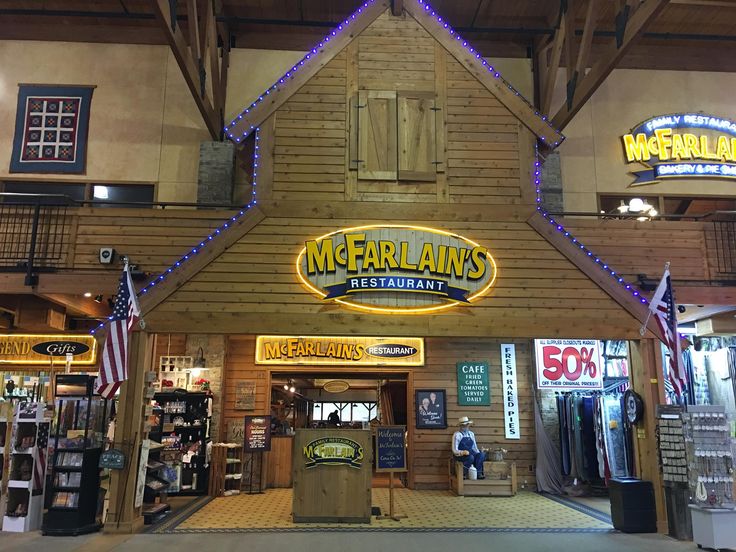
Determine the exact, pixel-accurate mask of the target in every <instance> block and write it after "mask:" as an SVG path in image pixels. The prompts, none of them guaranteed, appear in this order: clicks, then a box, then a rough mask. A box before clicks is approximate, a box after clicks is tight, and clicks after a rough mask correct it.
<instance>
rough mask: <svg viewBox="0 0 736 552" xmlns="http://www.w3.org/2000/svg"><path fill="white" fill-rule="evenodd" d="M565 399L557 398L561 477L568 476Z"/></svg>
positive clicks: (568, 452)
mask: <svg viewBox="0 0 736 552" xmlns="http://www.w3.org/2000/svg"><path fill="white" fill-rule="evenodd" d="M566 410H567V405H566V404H565V397H564V396H558V397H557V420H558V421H559V424H560V460H561V462H560V467H561V468H562V475H570V441H569V440H568V438H567V416H566V415H565V411H566Z"/></svg>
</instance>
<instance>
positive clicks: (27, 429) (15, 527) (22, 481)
mask: <svg viewBox="0 0 736 552" xmlns="http://www.w3.org/2000/svg"><path fill="white" fill-rule="evenodd" d="M44 412H45V405H44V404H43V403H17V405H16V406H15V408H14V411H13V416H12V420H13V423H12V430H11V431H10V437H9V438H8V439H7V440H6V443H5V444H6V447H5V450H6V451H8V452H7V454H8V456H9V458H8V461H7V462H3V463H4V465H5V466H6V469H7V473H6V478H7V479H6V481H5V483H6V485H7V497H6V500H7V503H6V504H5V512H4V515H3V525H2V530H3V531H8V532H27V531H35V530H36V529H38V528H39V526H40V524H41V514H42V511H43V501H44V483H45V480H43V479H42V480H37V479H36V478H34V477H33V474H34V473H35V471H36V470H37V469H39V467H38V465H37V464H38V463H39V462H41V463H42V464H43V466H42V467H41V468H40V470H42V471H44V472H45V468H46V464H45V462H46V458H47V457H48V435H49V426H50V423H49V422H48V421H46V420H45V419H44ZM6 423H7V422H6ZM6 435H7V432H6ZM8 441H9V442H8ZM7 445H11V446H7ZM4 456H5V455H4Z"/></svg>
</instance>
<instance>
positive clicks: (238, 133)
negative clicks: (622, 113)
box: [224, 0, 564, 148]
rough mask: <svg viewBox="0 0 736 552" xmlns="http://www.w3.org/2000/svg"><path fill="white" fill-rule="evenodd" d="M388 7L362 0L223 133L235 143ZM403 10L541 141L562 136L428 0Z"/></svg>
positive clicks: (555, 141)
mask: <svg viewBox="0 0 736 552" xmlns="http://www.w3.org/2000/svg"><path fill="white" fill-rule="evenodd" d="M388 9H389V5H388V1H387V0H366V1H365V2H364V3H363V4H362V5H361V6H360V7H359V8H358V9H357V10H356V11H355V12H353V14H352V15H350V16H349V17H348V18H347V19H345V21H343V22H342V23H340V24H339V25H338V26H337V27H336V28H335V29H333V30H332V31H330V33H328V34H327V35H325V37H324V38H323V39H322V40H321V41H319V42H318V43H317V44H316V45H314V46H313V47H312V49H311V50H309V51H307V53H306V54H305V55H304V57H303V58H302V59H301V60H300V61H299V62H298V63H296V64H294V65H293V66H292V67H291V68H290V69H289V70H288V71H286V73H284V75H282V76H281V77H280V78H279V79H278V80H277V81H276V82H274V83H273V84H272V85H271V86H270V87H269V88H267V89H266V90H264V92H263V93H262V94H261V95H260V96H258V98H257V99H256V100H255V101H254V102H252V103H251V104H250V105H249V106H247V107H245V108H244V109H243V110H242V111H241V113H239V114H238V115H237V117H235V118H234V119H233V120H232V121H231V122H230V123H229V124H228V125H226V126H225V128H224V131H225V135H226V136H227V137H228V138H229V139H230V140H232V141H233V142H235V143H236V144H239V143H240V142H242V141H243V140H244V139H245V138H247V137H248V135H250V134H251V133H252V132H253V131H254V130H255V129H256V128H257V127H258V125H260V124H261V123H262V122H263V121H264V120H266V118H268V116H270V115H271V114H272V113H273V112H274V111H276V110H277V109H278V108H279V107H281V106H282V105H283V104H284V103H285V102H286V101H287V100H288V99H289V98H290V97H291V96H292V95H293V94H295V93H296V91H297V90H298V89H299V88H300V87H301V86H302V85H304V84H305V83H306V82H307V81H308V80H309V79H310V78H311V77H313V76H314V75H315V74H316V73H317V71H319V70H320V69H322V68H323V67H324V66H325V65H327V63H328V62H329V61H330V60H332V59H333V58H334V57H335V56H336V55H337V54H338V53H340V52H341V51H342V50H343V49H344V48H345V47H347V46H348V44H350V43H351V42H352V41H353V39H355V38H356V37H357V36H358V35H360V33H362V32H363V31H364V30H365V29H366V28H367V27H368V26H369V25H370V24H371V23H373V22H374V21H375V20H376V19H377V18H378V17H379V16H380V15H382V14H383V13H385V12H386V11H387V10H388ZM404 10H405V12H406V13H408V14H409V15H411V17H412V18H414V19H415V20H416V21H417V22H418V23H419V24H420V25H421V26H422V27H423V28H424V29H425V30H426V31H427V32H428V33H429V34H430V35H431V36H432V37H433V38H434V39H435V40H437V41H438V42H439V43H440V44H442V46H444V48H445V49H446V50H447V51H448V52H449V53H450V55H452V56H453V57H454V58H455V59H456V60H457V61H458V62H460V63H461V64H462V65H463V66H464V67H465V68H466V69H467V70H468V71H469V72H470V73H471V74H473V76H475V78H476V79H478V81H480V83H481V84H483V85H484V86H485V87H486V88H487V89H488V90H489V91H490V92H491V93H492V94H493V95H494V96H495V97H496V98H497V99H498V100H499V101H500V102H501V103H502V104H503V105H504V106H505V107H506V108H507V109H508V110H509V111H511V113H513V114H514V115H516V117H517V118H518V119H519V120H520V121H521V122H522V123H523V124H524V125H526V126H527V128H529V130H530V131H531V132H533V133H534V134H535V135H536V136H537V137H538V138H539V139H540V140H541V141H542V142H544V143H545V144H546V145H547V146H549V147H552V148H554V147H557V146H558V145H559V144H560V143H562V141H563V140H564V136H563V135H562V133H561V132H560V131H559V130H557V129H555V128H554V127H553V126H552V125H551V123H550V122H549V121H548V120H547V117H546V116H545V115H542V114H541V113H540V112H539V111H538V110H537V109H536V108H535V107H534V106H533V105H532V104H531V103H530V102H529V101H527V100H526V99H525V98H524V97H523V96H522V94H521V93H520V92H519V91H518V90H516V89H515V88H514V87H513V86H512V85H511V84H510V83H509V82H508V81H506V80H505V79H504V78H503V77H502V76H501V74H500V72H499V71H498V70H496V69H495V68H494V67H493V66H492V65H490V64H489V63H488V62H487V61H486V60H485V58H483V56H481V54H480V52H478V51H477V50H476V49H475V48H473V47H472V46H471V45H470V44H469V43H468V41H467V40H465V39H463V38H462V37H461V36H460V35H459V34H458V33H456V32H455V30H454V29H453V28H452V27H451V26H450V25H449V23H448V22H447V21H446V20H444V19H443V18H442V16H440V15H439V14H438V13H437V12H436V11H435V10H434V9H433V8H432V6H431V5H430V4H429V3H428V2H426V1H425V0H407V1H406V2H404Z"/></svg>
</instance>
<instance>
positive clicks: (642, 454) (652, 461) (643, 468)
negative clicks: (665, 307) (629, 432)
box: [629, 339, 667, 533]
mask: <svg viewBox="0 0 736 552" xmlns="http://www.w3.org/2000/svg"><path fill="white" fill-rule="evenodd" d="M629 343H630V344H631V385H632V388H633V390H634V391H636V392H637V393H638V394H639V395H640V396H641V398H642V400H643V401H644V416H643V418H642V419H641V420H640V421H639V423H638V424H637V425H636V434H635V435H634V448H635V451H636V468H637V470H636V473H637V475H638V476H639V477H640V478H641V479H643V480H646V481H651V482H652V485H653V486H654V499H655V502H656V506H657V531H658V532H660V533H666V532H667V508H666V505H665V499H664V486H663V485H662V477H661V474H660V472H659V453H658V451H657V434H656V430H657V419H656V416H655V409H656V407H657V405H658V404H664V402H665V400H664V382H663V381H662V361H661V355H660V345H659V341H658V340H656V339H641V340H639V341H630V342H629Z"/></svg>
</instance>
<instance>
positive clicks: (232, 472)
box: [209, 443, 243, 496]
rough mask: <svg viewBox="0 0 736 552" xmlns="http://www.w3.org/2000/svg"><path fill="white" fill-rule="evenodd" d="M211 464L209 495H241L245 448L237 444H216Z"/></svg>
mask: <svg viewBox="0 0 736 552" xmlns="http://www.w3.org/2000/svg"><path fill="white" fill-rule="evenodd" d="M211 464H212V470H211V473H210V485H209V495H210V496H233V495H237V494H240V484H241V482H242V480H243V446H242V445H239V444H237V443H215V444H214V445H212V460H211Z"/></svg>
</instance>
